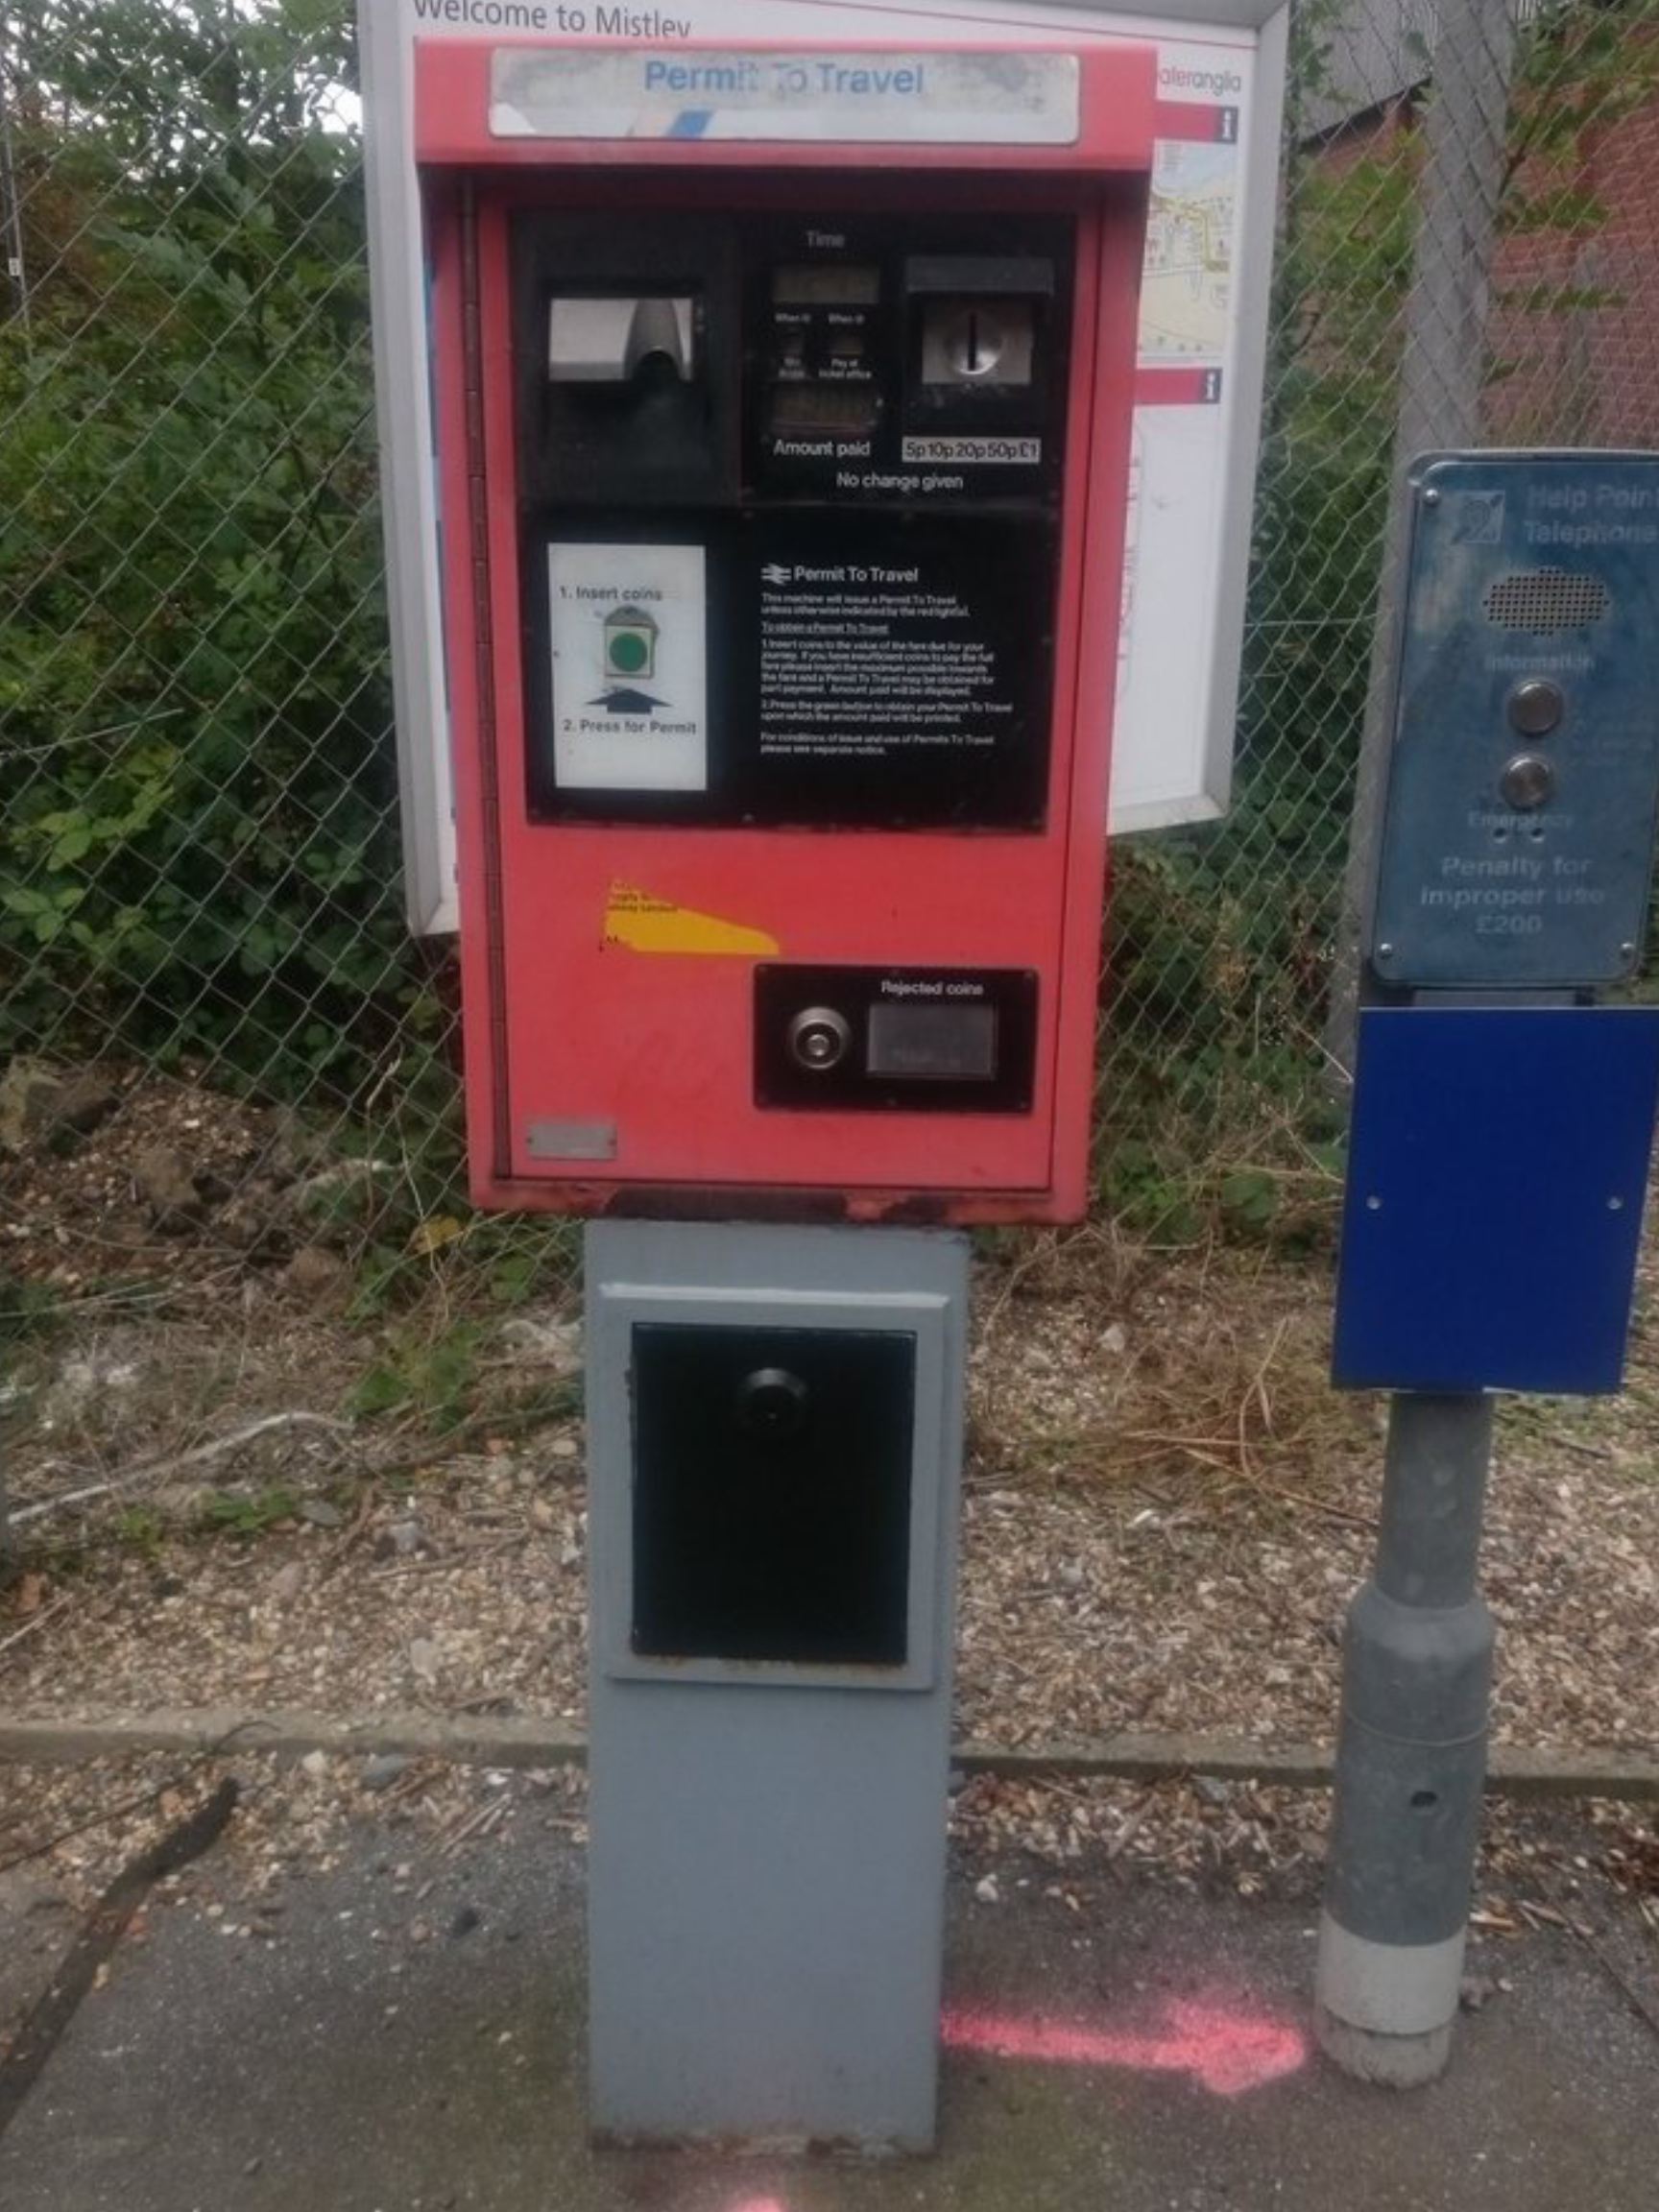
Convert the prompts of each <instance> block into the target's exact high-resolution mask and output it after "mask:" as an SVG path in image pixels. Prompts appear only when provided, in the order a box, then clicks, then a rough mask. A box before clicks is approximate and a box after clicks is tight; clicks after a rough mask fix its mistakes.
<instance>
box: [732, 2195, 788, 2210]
mask: <svg viewBox="0 0 1659 2212" xmlns="http://www.w3.org/2000/svg"><path fill="white" fill-rule="evenodd" d="M726 2212H788V2207H787V2206H786V2205H785V2204H784V2202H783V2200H782V2198H781V2197H745V2198H744V2200H743V2201H742V2202H741V2203H740V2204H729V2205H728V2206H727V2207H726Z"/></svg>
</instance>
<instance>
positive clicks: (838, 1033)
mask: <svg viewBox="0 0 1659 2212" xmlns="http://www.w3.org/2000/svg"><path fill="white" fill-rule="evenodd" d="M788 1041H789V1053H790V1057H791V1058H792V1059H793V1060H794V1061H795V1063H796V1065H797V1066H798V1067H801V1068H806V1069H809V1070H811V1071H812V1072H813V1073H814V1074H823V1073H824V1072H825V1071H826V1070H829V1069H830V1068H835V1067H838V1066H839V1065H840V1063H841V1062H842V1061H843V1060H845V1059H846V1057H847V1047H848V1046H850V1045H851V1044H852V1042H853V1031H852V1029H851V1027H850V1026H849V1024H848V1022H847V1018H846V1016H845V1015H843V1014H837V1013H836V1011H835V1009H834V1007H833V1006H805V1007H803V1008H802V1010H801V1012H800V1013H799V1014H797V1015H796V1017H795V1019H794V1021H793V1022H790V1024H789V1033H788Z"/></svg>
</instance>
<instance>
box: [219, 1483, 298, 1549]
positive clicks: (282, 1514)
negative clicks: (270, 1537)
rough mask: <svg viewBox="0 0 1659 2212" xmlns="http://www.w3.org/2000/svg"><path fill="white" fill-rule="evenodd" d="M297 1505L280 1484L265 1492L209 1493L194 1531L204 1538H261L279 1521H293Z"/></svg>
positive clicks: (289, 1491) (222, 1491)
mask: <svg viewBox="0 0 1659 2212" xmlns="http://www.w3.org/2000/svg"><path fill="white" fill-rule="evenodd" d="M299 1510H300V1501H299V1498H298V1497H297V1496H296V1495H295V1493H294V1492H293V1491H292V1490H289V1489H285V1488H284V1487H283V1486H282V1485H281V1484H280V1483H276V1484H273V1485H272V1486H271V1487H270V1488H268V1489H264V1490H251V1491H243V1490H210V1491H209V1492H208V1493H207V1496H206V1497H205V1498H204V1500H203V1501H202V1504H201V1507H200V1510H199V1512H198V1515H197V1527H198V1528H199V1529H200V1530H201V1531H202V1533H203V1534H204V1535H207V1536H261V1535H263V1534H264V1532H265V1531H266V1529H268V1528H273V1527H276V1524H277V1523H278V1522H279V1521H292V1520H293V1518H294V1516H295V1514H296V1513H297V1512H298V1511H299Z"/></svg>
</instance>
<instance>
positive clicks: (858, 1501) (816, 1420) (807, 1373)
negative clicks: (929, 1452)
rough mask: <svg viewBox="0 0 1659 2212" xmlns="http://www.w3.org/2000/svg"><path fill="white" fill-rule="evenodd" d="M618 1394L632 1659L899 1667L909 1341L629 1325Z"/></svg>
mask: <svg viewBox="0 0 1659 2212" xmlns="http://www.w3.org/2000/svg"><path fill="white" fill-rule="evenodd" d="M630 1381H631V1387H632V1395H633V1414H634V1619H633V1624H632V1643H633V1648H634V1650H635V1651H636V1652H637V1653H639V1654H640V1655H641V1656H644V1657H653V1658H664V1659H749V1660H776V1661H792V1662H794V1663H795V1664H797V1665H846V1666H872V1667H876V1666H881V1667H898V1666H902V1664H903V1663H904V1660H905V1657H906V1653H907V1636H906V1611H907V1592H908V1584H909V1570H910V1480H911V1476H910V1462H911V1433H912V1426H913V1422H914V1413H915V1397H916V1340H915V1338H914V1337H913V1336H912V1335H909V1334H902V1333H900V1332H898V1331H895V1330H884V1331H864V1330H840V1329H736V1328H720V1327H718V1326H702V1327H700V1326H695V1325H689V1324H684V1323H671V1322H639V1323H637V1324H636V1325H635V1328H634V1332H633V1362H632V1372H631V1377H630Z"/></svg>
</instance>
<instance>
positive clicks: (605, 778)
mask: <svg viewBox="0 0 1659 2212" xmlns="http://www.w3.org/2000/svg"><path fill="white" fill-rule="evenodd" d="M705 570H706V556H705V554H704V550H703V547H702V546H701V545H593V544H556V545H550V546H549V547H548V548H547V593H548V607H549V614H550V620H549V625H548V628H549V637H550V650H551V654H552V669H553V689H552V699H553V760H554V777H555V781H557V782H558V784H559V786H560V788H561V789H563V790H566V791H704V790H707V789H708V786H709V698H708V684H709V679H708V658H709V647H708V587H707V577H706V573H705Z"/></svg>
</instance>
